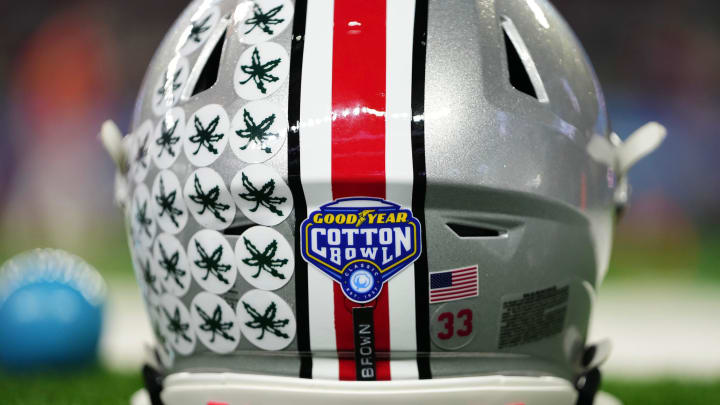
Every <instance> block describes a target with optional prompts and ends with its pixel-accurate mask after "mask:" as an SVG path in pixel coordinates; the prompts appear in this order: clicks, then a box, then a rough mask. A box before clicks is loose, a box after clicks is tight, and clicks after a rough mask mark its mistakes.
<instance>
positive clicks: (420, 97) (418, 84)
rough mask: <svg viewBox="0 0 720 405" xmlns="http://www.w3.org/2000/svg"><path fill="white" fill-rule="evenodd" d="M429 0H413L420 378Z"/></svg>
mask: <svg viewBox="0 0 720 405" xmlns="http://www.w3.org/2000/svg"><path fill="white" fill-rule="evenodd" d="M427 26H428V0H417V1H416V2H415V26H414V29H413V56H412V95H411V98H412V100H411V104H412V114H413V119H412V121H411V124H410V131H411V140H412V155H413V196H412V210H413V215H415V217H416V218H417V219H418V220H419V221H420V224H421V229H422V230H423V232H422V245H423V247H424V249H423V250H422V253H421V255H420V258H418V260H417V261H416V262H415V327H416V336H417V364H418V374H419V376H420V378H421V379H427V378H432V373H431V371H430V303H429V296H428V294H429V292H428V274H429V273H428V260H427V251H428V245H427V238H426V237H425V232H427V231H426V229H427V228H426V227H425V187H426V185H427V180H426V178H425V177H426V176H425V117H424V115H425V52H426V48H427Z"/></svg>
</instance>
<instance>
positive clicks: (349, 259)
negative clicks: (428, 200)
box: [300, 197, 422, 303]
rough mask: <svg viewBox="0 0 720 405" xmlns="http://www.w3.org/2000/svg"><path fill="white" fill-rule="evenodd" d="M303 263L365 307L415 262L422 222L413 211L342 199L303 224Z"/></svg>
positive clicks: (375, 200)
mask: <svg viewBox="0 0 720 405" xmlns="http://www.w3.org/2000/svg"><path fill="white" fill-rule="evenodd" d="M300 229H301V232H300V248H301V251H302V256H303V259H305V261H307V262H308V263H310V264H313V265H315V266H316V267H317V268H319V269H320V270H322V271H323V272H325V273H326V274H327V275H329V276H330V277H332V278H333V279H334V280H335V281H337V282H338V283H340V285H342V289H343V292H344V293H345V295H346V296H347V297H348V298H350V299H351V300H353V301H355V302H361V303H363V302H369V301H372V300H373V299H375V298H376V297H377V296H378V295H379V294H380V291H381V290H382V286H383V284H385V282H387V281H388V280H389V279H391V278H392V277H393V276H394V275H395V274H397V273H399V272H400V271H401V270H402V269H404V268H405V267H407V266H408V265H409V264H411V263H412V262H414V261H415V260H417V258H418V257H419V256H420V252H421V251H422V246H421V242H420V240H421V238H420V222H419V221H418V220H417V219H416V218H415V217H414V216H413V214H412V211H410V210H407V209H403V208H401V207H400V206H399V205H397V204H395V203H392V202H389V201H385V200H383V199H380V198H364V197H363V198H356V197H353V198H342V199H338V200H335V201H334V202H331V203H328V204H325V205H323V206H321V207H320V209H319V210H317V211H313V212H311V213H310V215H308V218H307V219H306V220H305V221H303V223H302V226H301V228H300Z"/></svg>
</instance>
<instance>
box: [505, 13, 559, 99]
mask: <svg viewBox="0 0 720 405" xmlns="http://www.w3.org/2000/svg"><path fill="white" fill-rule="evenodd" d="M500 25H501V26H502V31H503V38H504V41H505V52H506V55H507V67H508V75H509V79H510V84H511V85H512V86H513V87H514V88H515V89H516V90H518V91H520V92H522V93H525V94H527V95H529V96H530V97H533V98H535V99H537V100H539V101H541V102H543V103H545V102H547V101H548V98H547V93H546V92H545V87H544V86H543V83H542V80H541V79H540V74H539V73H538V71H537V68H536V67H535V62H533V60H532V57H531V56H530V52H529V51H528V49H527V47H526V46H525V42H523V40H522V38H521V37H520V33H519V32H518V30H517V28H515V25H514V24H513V23H512V21H511V20H510V19H508V18H507V17H503V18H502V19H501V23H500Z"/></svg>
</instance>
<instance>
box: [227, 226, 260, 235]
mask: <svg viewBox="0 0 720 405" xmlns="http://www.w3.org/2000/svg"><path fill="white" fill-rule="evenodd" d="M253 226H254V225H253V224H238V225H231V226H230V227H229V228H226V229H225V230H223V231H222V233H223V234H224V235H229V236H240V235H242V233H243V232H245V231H247V230H248V229H250V228H252V227H253Z"/></svg>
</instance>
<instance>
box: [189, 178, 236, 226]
mask: <svg viewBox="0 0 720 405" xmlns="http://www.w3.org/2000/svg"><path fill="white" fill-rule="evenodd" d="M193 185H194V187H195V194H194V195H193V194H190V195H188V197H190V199H191V200H192V201H193V202H195V203H196V204H199V205H202V209H201V210H200V211H198V214H199V215H202V214H203V213H205V211H206V210H208V211H210V212H212V213H213V215H214V216H215V218H217V219H219V220H220V221H222V222H227V221H226V220H225V218H223V217H222V215H220V212H221V211H227V210H228V209H230V205H228V204H223V203H220V202H218V199H219V198H220V186H215V187H213V188H211V189H210V191H208V192H207V193H205V191H203V189H202V185H200V179H198V176H197V174H195V181H194V182H193Z"/></svg>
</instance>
